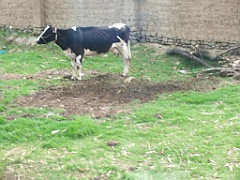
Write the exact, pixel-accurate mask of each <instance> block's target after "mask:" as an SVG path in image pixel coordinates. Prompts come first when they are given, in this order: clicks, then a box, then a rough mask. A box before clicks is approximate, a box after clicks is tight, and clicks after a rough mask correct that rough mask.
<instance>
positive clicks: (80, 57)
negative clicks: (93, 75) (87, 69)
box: [76, 55, 85, 80]
mask: <svg viewBox="0 0 240 180" xmlns="http://www.w3.org/2000/svg"><path fill="white" fill-rule="evenodd" d="M82 57H83V56H82V55H78V56H77V57H76V63H77V69H78V77H77V79H78V80H82V76H84V75H85V74H83V73H82Z"/></svg>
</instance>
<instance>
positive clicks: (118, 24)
mask: <svg viewBox="0 0 240 180" xmlns="http://www.w3.org/2000/svg"><path fill="white" fill-rule="evenodd" d="M125 26H126V24H124V23H115V24H113V25H112V26H108V27H109V28H113V27H115V28H118V29H122V28H124V27H125Z"/></svg>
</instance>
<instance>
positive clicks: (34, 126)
mask: <svg viewBox="0 0 240 180" xmlns="http://www.w3.org/2000/svg"><path fill="white" fill-rule="evenodd" d="M0 34H1V33H0ZM7 36H9V34H7ZM0 38H3V37H1V35H0ZM3 43H4V41H3ZM6 47H7V49H8V50H10V49H11V48H15V49H19V50H16V51H15V52H13V53H11V54H4V55H1V56H0V59H1V60H2V63H1V64H0V73H1V74H3V73H13V74H19V75H23V74H24V75H31V74H34V73H37V72H41V71H44V70H48V69H53V68H54V69H62V68H70V67H71V66H70V62H69V61H68V60H67V58H66V57H65V56H64V54H63V52H62V51H61V50H60V49H59V48H58V47H56V46H55V45H53V44H52V45H49V46H36V47H27V46H24V45H16V44H6ZM18 51H21V52H18ZM132 52H133V67H134V71H133V72H132V73H131V75H132V76H135V77H137V78H139V77H141V76H149V77H151V79H152V81H155V82H162V81H169V80H173V79H174V80H187V79H188V78H189V77H191V75H186V74H179V72H178V70H179V69H187V70H188V71H190V72H191V71H196V70H199V69H201V67H198V66H196V65H194V64H192V63H190V64H189V63H186V62H185V61H184V59H179V58H177V57H170V56H168V55H166V54H157V53H156V52H155V51H154V50H153V49H151V48H149V47H145V46H138V47H133V48H132ZM83 68H84V69H88V70H95V71H100V72H109V73H116V74H121V73H122V62H121V59H120V58H115V57H114V56H113V55H109V56H108V57H107V58H106V57H88V58H86V60H85V61H84V64H83ZM0 76H1V75H0ZM226 81H229V82H228V84H229V85H225V86H223V87H221V88H219V89H216V90H212V91H207V92H196V91H185V92H175V93H171V94H162V95H159V96H158V98H156V99H155V100H153V101H151V102H148V103H145V104H141V105H139V104H138V101H136V103H132V104H131V105H132V106H133V107H132V108H133V110H132V111H131V112H129V113H128V114H120V115H116V116H114V117H110V118H102V119H92V118H91V117H88V116H71V117H67V116H66V117H64V116H61V115H60V112H61V111H62V110H59V109H36V108H25V107H19V106H16V105H15V103H14V100H15V99H16V98H17V97H21V96H25V95H28V94H32V93H34V92H36V91H38V90H41V89H44V88H47V87H50V86H60V85H61V86H62V85H67V84H65V83H67V82H64V81H61V80H55V79H48V80H44V79H34V80H31V79H15V80H0V179H4V177H5V179H14V178H16V177H19V178H20V179H30V178H31V177H32V178H34V179H94V178H96V179H111V180H115V179H122V180H149V179H150V180H151V179H153V180H158V179H161V180H162V179H164V180H165V179H166V180H169V179H184V180H186V179H236V180H237V179H239V178H240V170H239V166H240V159H239V151H240V140H239V139H240V138H239V133H240V123H239V118H240V112H239V106H240V105H239V101H240V96H239V94H240V84H239V83H235V84H233V83H231V80H227V79H222V82H226ZM157 114H158V115H161V117H162V118H158V116H156V115H157ZM24 115H25V116H24ZM8 117H14V118H12V119H11V120H8ZM112 140H115V141H118V142H119V144H118V145H117V146H114V147H110V146H108V145H107V143H108V142H109V141H112Z"/></svg>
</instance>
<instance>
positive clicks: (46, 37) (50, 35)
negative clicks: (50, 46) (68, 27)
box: [36, 25, 57, 44]
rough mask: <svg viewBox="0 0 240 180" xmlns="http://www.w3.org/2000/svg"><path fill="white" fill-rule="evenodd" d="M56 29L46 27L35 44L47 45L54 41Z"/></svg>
mask: <svg viewBox="0 0 240 180" xmlns="http://www.w3.org/2000/svg"><path fill="white" fill-rule="evenodd" d="M56 33H57V30H56V28H53V27H52V26H51V25H48V26H47V27H46V28H45V29H44V31H43V32H42V34H41V35H40V36H39V37H38V38H37V40H36V42H37V44H47V43H49V42H51V41H54V40H55V39H56Z"/></svg>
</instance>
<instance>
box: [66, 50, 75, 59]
mask: <svg viewBox="0 0 240 180" xmlns="http://www.w3.org/2000/svg"><path fill="white" fill-rule="evenodd" d="M64 53H65V54H66V55H67V56H68V57H69V58H70V59H72V60H73V59H74V60H75V59H76V54H75V53H73V52H72V50H71V49H70V48H68V49H67V50H65V51H64Z"/></svg>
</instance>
